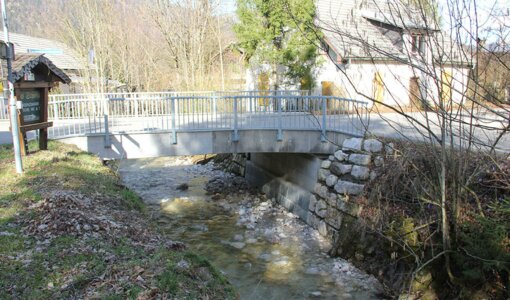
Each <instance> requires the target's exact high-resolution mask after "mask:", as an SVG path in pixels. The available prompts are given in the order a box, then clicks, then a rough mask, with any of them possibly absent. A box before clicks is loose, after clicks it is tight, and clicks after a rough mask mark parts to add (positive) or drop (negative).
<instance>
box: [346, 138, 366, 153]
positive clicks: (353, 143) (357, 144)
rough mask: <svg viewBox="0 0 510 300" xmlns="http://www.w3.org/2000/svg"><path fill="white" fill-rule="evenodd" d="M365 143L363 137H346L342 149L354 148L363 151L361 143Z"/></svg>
mask: <svg viewBox="0 0 510 300" xmlns="http://www.w3.org/2000/svg"><path fill="white" fill-rule="evenodd" d="M362 143H363V139H362V138H350V139H346V140H345V141H344V143H343V144H342V150H354V151H361V144H362Z"/></svg>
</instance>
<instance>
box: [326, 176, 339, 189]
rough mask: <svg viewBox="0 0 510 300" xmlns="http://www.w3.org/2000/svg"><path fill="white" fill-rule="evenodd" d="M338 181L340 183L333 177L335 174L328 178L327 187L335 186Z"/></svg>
mask: <svg viewBox="0 0 510 300" xmlns="http://www.w3.org/2000/svg"><path fill="white" fill-rule="evenodd" d="M337 181H338V177H337V176H335V175H333V174H331V175H329V176H328V177H326V185H327V186H329V187H332V186H334V185H335V184H336V182H337Z"/></svg>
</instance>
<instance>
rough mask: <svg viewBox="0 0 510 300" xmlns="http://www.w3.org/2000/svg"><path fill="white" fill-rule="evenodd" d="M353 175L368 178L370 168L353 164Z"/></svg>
mask: <svg viewBox="0 0 510 300" xmlns="http://www.w3.org/2000/svg"><path fill="white" fill-rule="evenodd" d="M351 175H352V177H354V178H356V179H358V180H366V179H368V178H369V177H370V169H369V168H367V167H362V166H353V167H352V171H351ZM333 176H334V175H333Z"/></svg>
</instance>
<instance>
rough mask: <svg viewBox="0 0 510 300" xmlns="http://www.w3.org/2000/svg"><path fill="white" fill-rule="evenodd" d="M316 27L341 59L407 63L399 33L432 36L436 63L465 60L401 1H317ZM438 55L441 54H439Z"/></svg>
mask: <svg viewBox="0 0 510 300" xmlns="http://www.w3.org/2000/svg"><path fill="white" fill-rule="evenodd" d="M316 6H317V25H318V26H319V27H320V28H321V29H322V32H323V33H324V38H325V41H326V42H327V43H328V44H329V46H331V47H332V48H333V49H334V50H335V52H336V53H337V54H338V55H340V56H341V57H342V58H343V59H349V58H354V59H374V60H377V59H384V60H395V59H396V60H400V61H407V60H409V55H408V53H407V52H408V51H406V49H404V47H403V38H402V32H405V31H408V32H409V31H419V32H429V33H431V34H434V36H435V40H434V43H433V45H432V47H433V48H434V51H433V52H434V56H435V59H436V60H441V61H443V62H455V61H461V60H463V61H466V60H469V59H466V58H467V57H462V55H463V54H464V55H466V54H465V53H463V52H464V51H462V47H461V46H460V45H457V44H456V43H455V42H454V41H452V39H451V38H450V37H449V36H448V34H446V33H443V32H440V31H439V30H438V29H437V27H436V22H434V21H432V20H427V18H426V17H425V16H424V15H423V14H422V13H421V12H420V10H417V9H414V8H413V7H411V6H409V5H405V4H404V2H403V0H341V1H340V0H316ZM408 50H409V49H408ZM439 54H441V55H439Z"/></svg>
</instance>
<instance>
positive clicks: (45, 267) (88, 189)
mask: <svg viewBox="0 0 510 300" xmlns="http://www.w3.org/2000/svg"><path fill="white" fill-rule="evenodd" d="M24 169H25V174H24V175H23V176H17V175H16V173H15V171H14V162H13V154H12V149H11V147H6V146H0V299H4V298H11V297H13V298H48V299H49V298H52V299H53V298H69V297H73V296H76V297H80V298H81V297H85V296H88V297H94V298H103V299H117V298H119V299H125V298H137V297H140V298H145V299H147V298H153V297H161V296H163V297H165V296H164V295H166V296H170V298H174V297H175V298H188V299H196V298H212V299H217V298H221V299H225V298H235V297H236V295H235V291H234V290H233V288H232V287H231V285H230V284H229V283H228V281H227V280H226V279H225V278H224V277H223V276H222V275H221V274H220V273H219V272H218V271H217V270H216V269H215V268H214V267H212V266H211V265H210V264H209V262H208V261H206V260H205V259H203V258H201V257H199V256H197V255H195V254H193V253H190V252H188V251H186V250H179V249H176V250H172V249H169V248H168V247H164V246H161V242H159V243H156V244H155V245H154V247H153V248H154V249H152V248H149V249H150V250H147V249H148V248H147V245H140V244H141V243H136V242H134V241H135V240H136V238H137V237H132V236H130V233H129V232H125V234H124V233H122V234H121V235H120V236H119V237H114V238H103V237H102V236H96V237H91V236H79V235H78V236H76V235H68V234H66V233H65V232H64V233H62V234H56V236H55V237H53V238H49V239H48V238H43V237H41V236H37V235H36V234H33V235H31V234H29V233H27V230H26V228H27V224H28V223H29V222H31V221H33V220H36V219H38V218H43V217H44V215H41V213H40V212H38V211H37V209H36V208H34V205H33V204H34V203H37V202H41V201H43V202H44V201H45V200H44V199H45V197H48V195H50V194H51V193H52V192H54V191H58V190H66V191H71V192H72V193H79V194H82V195H85V196H87V197H95V199H97V198H98V195H100V197H99V198H100V199H104V200H97V201H103V202H105V201H108V203H107V204H106V205H107V206H106V207H111V209H112V211H113V212H114V213H115V215H119V213H117V212H120V214H122V213H124V214H126V215H128V216H129V219H128V220H126V224H127V226H126V228H129V227H130V226H131V225H130V224H131V222H133V223H140V224H142V226H144V228H146V227H151V224H150V223H148V222H147V221H146V220H145V219H147V218H144V211H145V207H144V205H143V203H142V202H141V200H140V199H139V198H138V197H137V196H136V195H135V194H133V193H132V192H131V191H129V190H127V189H126V188H124V187H123V186H122V185H121V184H119V180H118V178H117V177H116V176H115V174H114V173H113V172H112V171H111V170H110V169H109V168H107V167H105V166H103V165H102V163H101V162H100V160H99V159H97V157H95V156H93V155H90V154H88V153H84V152H81V151H79V150H78V149H76V148H74V147H72V146H68V145H64V144H60V143H56V142H51V143H50V144H49V150H48V151H38V152H36V153H34V154H32V155H30V156H29V157H26V158H24ZM108 205H109V206H108ZM128 210H130V211H129V212H127V211H128ZM112 214H113V213H112ZM116 222H122V220H120V221H119V220H116ZM144 222H145V223H144ZM126 231H127V229H126ZM149 235H150V237H149V238H152V235H154V236H157V237H159V239H160V241H161V239H163V240H164V237H162V238H161V236H159V233H156V231H155V230H154V229H153V228H150V229H149ZM183 261H184V262H185V263H184V267H183V264H182V262H183ZM180 262H181V263H180Z"/></svg>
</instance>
